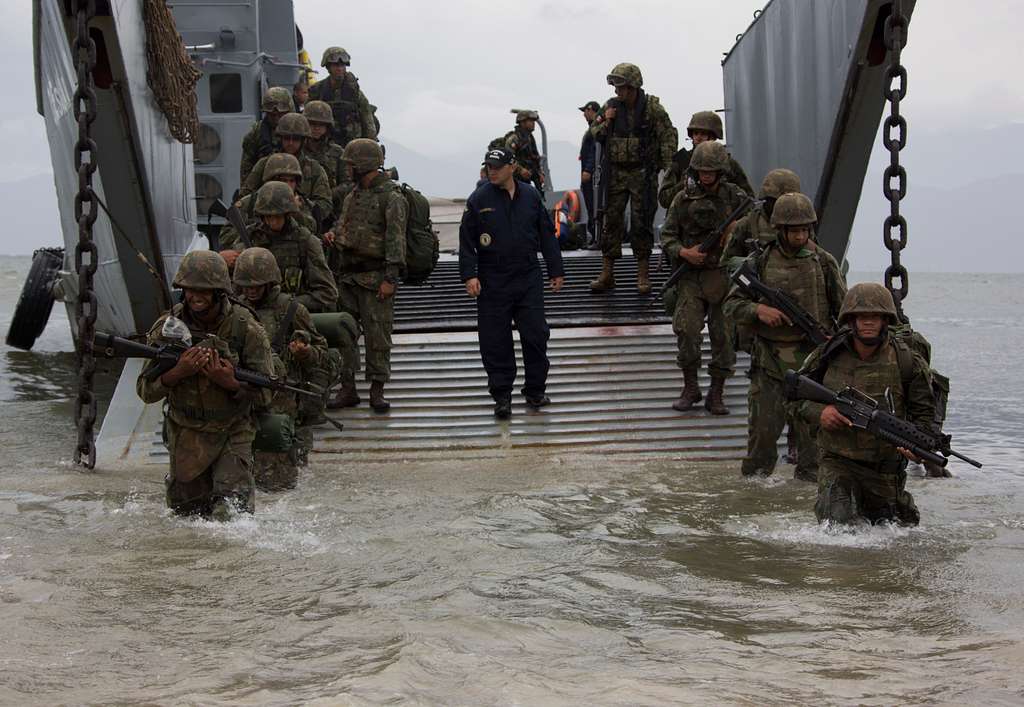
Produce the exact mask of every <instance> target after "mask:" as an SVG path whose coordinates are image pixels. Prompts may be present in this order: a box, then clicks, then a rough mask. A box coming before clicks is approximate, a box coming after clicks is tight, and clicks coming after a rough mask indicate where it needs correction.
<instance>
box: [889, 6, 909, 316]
mask: <svg viewBox="0 0 1024 707" xmlns="http://www.w3.org/2000/svg"><path fill="white" fill-rule="evenodd" d="M908 24H909V21H908V19H907V16H906V15H904V14H903V2H902V0H894V2H893V4H892V10H891V12H890V14H889V17H887V18H886V20H885V46H886V48H887V49H888V50H889V66H888V68H887V69H886V72H885V85H884V88H883V93H884V95H885V100H886V101H888V103H889V115H888V116H887V117H886V119H885V121H884V123H883V124H882V144H883V145H884V146H885V149H886V150H888V151H889V166H888V167H886V168H885V173H884V175H883V178H882V192H883V193H884V194H885V198H886V199H888V201H889V215H888V216H887V217H886V219H885V224H884V225H883V226H882V241H883V242H884V243H885V247H886V248H888V249H889V253H890V255H891V262H890V264H889V266H888V267H887V268H886V269H885V286H886V288H887V289H888V290H889V292H891V293H892V299H893V301H894V302H895V303H896V311H897V312H898V313H899V316H900V319H902V320H904V321H906V316H905V315H904V314H903V300H904V299H906V297H907V294H908V293H909V292H910V278H909V274H908V273H907V269H906V268H905V267H904V266H903V263H901V262H900V252H901V251H902V250H903V249H904V248H906V247H907V219H906V218H904V217H903V215H902V214H901V213H900V201H902V200H903V198H904V197H906V195H907V170H906V169H905V168H904V167H903V165H901V164H900V150H902V149H903V148H904V147H906V146H907V119H906V118H904V117H903V116H902V115H901V114H900V101H902V100H903V99H904V98H905V97H906V95H907V69H906V68H905V67H904V66H903V64H901V63H900V55H901V53H902V51H903V47H905V46H906V44H907V25H908ZM894 234H895V235H894Z"/></svg>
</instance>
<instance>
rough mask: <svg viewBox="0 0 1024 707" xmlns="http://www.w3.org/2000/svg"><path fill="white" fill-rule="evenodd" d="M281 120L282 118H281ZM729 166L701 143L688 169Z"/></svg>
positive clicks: (718, 151)
mask: <svg viewBox="0 0 1024 707" xmlns="http://www.w3.org/2000/svg"><path fill="white" fill-rule="evenodd" d="M282 120H283V118H282ZM728 166H729V153H728V152H726V151H725V146H724V145H722V143H720V142H702V143H701V144H699V145H697V147H695V148H693V156H692V157H691V158H690V168H691V169H693V170H696V171H698V172H723V171H725V169H726V168H727V167H728Z"/></svg>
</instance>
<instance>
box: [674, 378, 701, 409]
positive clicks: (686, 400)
mask: <svg viewBox="0 0 1024 707" xmlns="http://www.w3.org/2000/svg"><path fill="white" fill-rule="evenodd" d="M701 397H702V396H701V394H700V386H698V385H697V369H696V368H693V369H690V370H687V371H683V392H681V393H680V394H679V400H677V401H675V402H674V403H672V409H673V410H678V411H679V412H685V411H687V410H689V409H690V408H692V407H693V406H694V405H696V404H697V403H699V402H700V401H701Z"/></svg>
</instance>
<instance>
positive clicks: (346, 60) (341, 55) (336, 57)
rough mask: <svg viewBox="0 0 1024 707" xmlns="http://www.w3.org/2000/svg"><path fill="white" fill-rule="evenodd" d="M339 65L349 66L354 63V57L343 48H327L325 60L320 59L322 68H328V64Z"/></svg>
mask: <svg viewBox="0 0 1024 707" xmlns="http://www.w3.org/2000/svg"><path fill="white" fill-rule="evenodd" d="M338 63H340V64H344V65H345V66H348V65H349V64H351V63H352V57H350V56H349V55H348V52H347V51H345V50H344V49H342V48H341V47H327V48H326V49H324V55H323V58H322V59H320V66H323V67H326V66H327V65H328V64H338Z"/></svg>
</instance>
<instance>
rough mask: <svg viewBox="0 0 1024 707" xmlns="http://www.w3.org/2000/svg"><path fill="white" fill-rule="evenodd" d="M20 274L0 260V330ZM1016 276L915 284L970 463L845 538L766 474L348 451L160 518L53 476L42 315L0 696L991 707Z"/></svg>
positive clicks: (1014, 553)
mask: <svg viewBox="0 0 1024 707" xmlns="http://www.w3.org/2000/svg"><path fill="white" fill-rule="evenodd" d="M26 268H27V260H24V259H0V303H2V306H0V310H2V312H3V314H2V315H0V316H2V320H0V326H2V328H3V330H4V331H6V325H7V322H8V321H9V317H10V310H11V308H12V306H13V302H14V301H15V299H16V297H17V292H18V289H19V288H20V285H21V275H22V274H23V273H24V271H25V269H26ZM1016 286H1017V278H1016V277H1014V276H979V275H961V276H952V277H939V276H928V275H917V276H916V277H915V279H914V281H913V285H912V287H913V289H912V300H911V302H910V303H909V307H908V309H909V312H910V313H911V315H912V317H913V318H914V322H915V324H916V325H917V326H918V327H919V328H920V329H922V330H923V331H924V332H925V333H926V335H928V336H929V338H930V339H931V340H932V342H933V344H934V346H935V349H936V354H935V359H936V366H937V367H938V368H939V369H940V370H943V371H945V372H947V373H949V374H950V375H951V377H952V378H953V383H954V393H953V402H952V404H951V415H950V422H949V429H950V430H951V431H952V432H954V434H955V441H956V442H957V443H958V445H959V447H961V448H962V449H963V451H965V452H967V453H969V454H971V455H972V456H976V457H978V458H980V459H982V460H983V461H984V462H986V468H985V469H984V470H983V471H976V470H974V469H972V468H970V467H967V466H966V465H963V464H959V463H958V464H955V466H953V467H952V468H953V469H954V471H955V473H956V474H957V478H955V479H951V480H925V479H922V478H914V479H912V480H911V481H910V489H911V491H912V492H913V493H914V495H915V497H916V498H917V501H918V505H919V507H920V508H921V511H922V525H921V526H920V527H919V528H915V529H909V530H908V529H893V528H887V527H882V528H874V529H871V530H866V531H859V532H855V533H851V532H828V531H826V530H823V529H821V528H819V527H818V526H817V525H816V524H815V523H814V522H813V515H812V513H811V506H812V502H813V489H812V488H810V487H809V486H808V485H804V484H800V483H798V482H795V481H792V480H791V479H789V478H788V474H787V473H786V471H788V470H785V469H784V470H782V473H780V474H779V475H777V477H776V478H773V479H770V480H767V481H759V482H758V481H743V480H740V479H739V478H738V470H737V469H736V468H734V467H733V466H732V465H724V464H722V465H698V464H692V463H683V462H680V461H677V460H674V459H672V458H670V457H647V458H639V459H625V458H615V457H599V456H567V455H559V456H552V457H540V458H538V457H516V458H510V459H507V460H502V461H494V460H492V461H483V462H472V463H467V462H465V461H459V462H456V461H451V462H430V463H420V462H416V461H414V460H396V462H395V463H393V464H380V463H365V462H360V461H358V460H353V461H352V462H351V463H348V464H343V465H339V466H331V467H326V466H313V467H312V468H311V469H310V470H308V471H306V472H304V474H303V476H302V477H301V479H300V487H299V489H297V490H296V491H293V492H290V493H288V494H283V495H278V496H272V497H267V496H264V497H261V499H260V502H259V508H258V512H257V514H256V516H255V517H252V518H244V519H239V520H237V521H235V522H233V523H231V524H227V525H216V524H211V523H205V522H201V521H187V520H181V519H177V518H173V517H171V516H169V515H168V514H167V513H166V512H165V510H164V509H163V503H162V498H161V484H160V479H159V478H158V475H157V474H154V473H151V472H146V473H145V474H144V475H140V476H138V477H132V476H131V475H128V474H123V473H119V474H92V475H88V474H81V473H79V472H77V471H76V470H75V469H74V468H73V467H72V466H71V464H70V457H71V449H72V446H73V430H72V425H71V421H70V414H71V405H70V394H71V393H70V392H71V390H72V388H73V385H74V375H73V358H72V357H71V356H69V355H67V354H63V353H59V351H61V350H63V349H67V348H69V345H68V337H67V333H66V327H65V326H64V324H63V322H62V321H60V317H55V321H54V323H53V325H52V326H51V327H50V328H49V329H48V331H47V334H46V335H45V336H44V340H43V341H42V342H41V346H40V349H41V351H40V352H39V353H32V354H23V353H17V352H12V351H10V350H9V349H6V348H5V349H2V351H0V377H2V381H3V382H2V383H0V419H2V420H3V423H2V425H0V444H2V445H3V451H4V457H5V461H6V463H5V464H3V465H0V611H2V613H0V621H2V626H3V633H2V636H3V638H2V640H0V702H3V703H8V704H26V703H40V704H53V703H103V704H110V703H129V702H132V703H134V702H157V703H201V704H222V703H239V702H241V703H260V704H264V703H279V704H294V703H320V704H337V703H353V702H354V703H360V704H361V703H398V702H414V703H416V702H418V703H457V704H531V705H532V704H568V703H572V704H590V703H593V704H637V703H642V704H662V703H707V702H711V701H714V702H723V703H756V704H766V703H767V704H771V703H789V702H800V703H811V702H815V703H822V702H824V703H862V704H892V703H936V702H945V703H949V702H966V703H985V704H1019V703H1020V702H1021V701H1024V675H1022V674H1021V672H1020V670H1019V666H1020V664H1021V660H1022V659H1024V641H1022V637H1024V635H1022V634H1024V631H1022V626H1024V562H1022V559H1024V553H1022V550H1024V504H1022V497H1024V493H1022V492H1024V474H1022V465H1021V462H1022V460H1024V444H1022V442H1021V439H1020V433H1021V429H1022V425H1021V419H1022V412H1021V409H1020V405H1019V403H1018V400H1019V398H1020V396H1021V395H1022V394H1024V384H1022V383H1021V382H1020V378H1019V377H1018V374H1017V372H1018V371H1021V370H1022V368H1024V353H1022V352H1024V328H1022V327H1021V324H1022V321H1021V319H1022V314H1021V312H1022V311H1024V308H1022V305H1024V301H1022V300H1024V297H1022V296H1021V295H1019V294H1017V292H1016ZM58 315H62V313H58ZM114 375H115V372H113V371H112V372H110V373H109V374H107V375H105V376H104V377H103V378H102V385H103V386H105V387H106V389H107V390H109V389H110V387H111V386H112V384H113V380H114Z"/></svg>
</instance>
